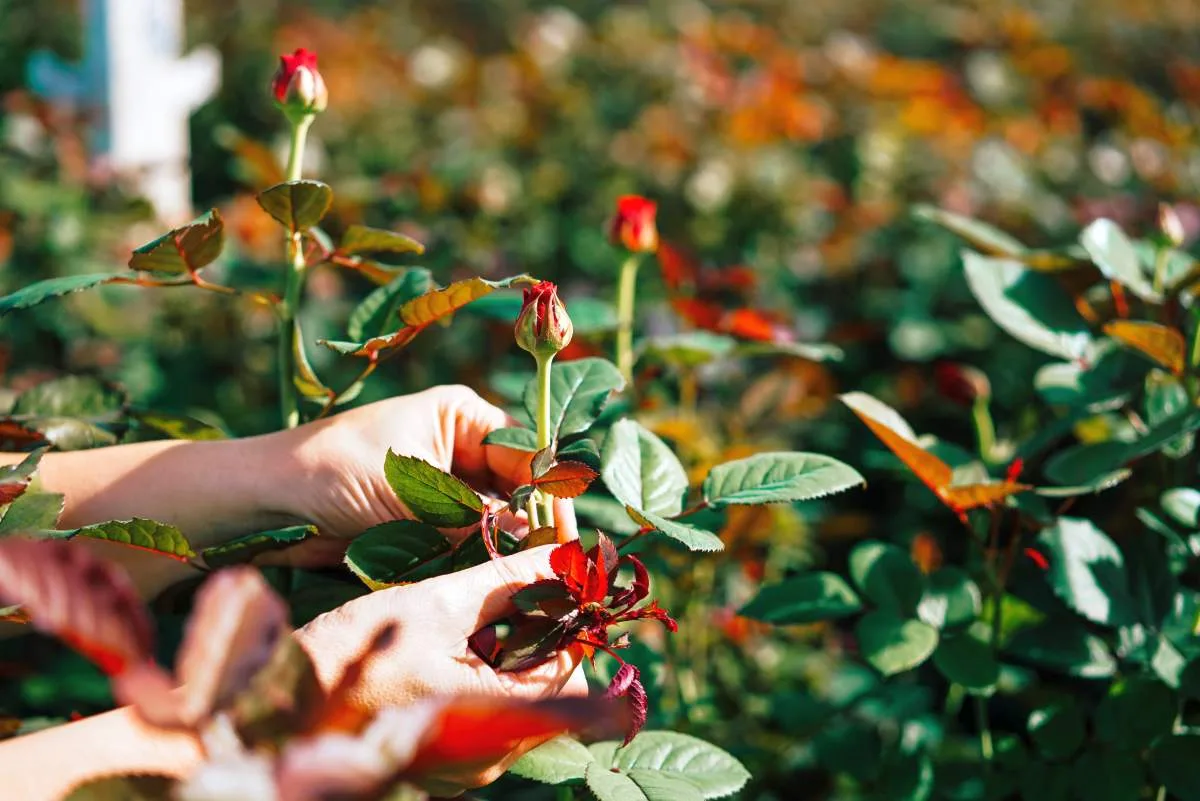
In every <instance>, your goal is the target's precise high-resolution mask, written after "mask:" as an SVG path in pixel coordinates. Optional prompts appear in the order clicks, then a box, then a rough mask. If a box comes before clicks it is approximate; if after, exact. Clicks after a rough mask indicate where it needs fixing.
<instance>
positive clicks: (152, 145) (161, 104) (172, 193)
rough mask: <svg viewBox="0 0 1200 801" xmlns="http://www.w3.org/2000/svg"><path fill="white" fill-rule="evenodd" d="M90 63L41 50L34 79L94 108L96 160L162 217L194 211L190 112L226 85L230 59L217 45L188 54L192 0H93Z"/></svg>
mask: <svg viewBox="0 0 1200 801" xmlns="http://www.w3.org/2000/svg"><path fill="white" fill-rule="evenodd" d="M83 5H84V20H85V25H86V34H85V42H84V57H83V62H82V63H81V64H79V65H78V66H69V65H66V64H63V63H61V62H60V61H59V60H58V59H57V58H55V57H54V56H53V55H52V54H49V53H37V54H36V55H35V56H34V58H33V60H32V61H31V62H30V64H29V82H30V85H31V87H32V88H33V90H34V91H35V92H37V93H38V94H40V95H42V96H43V97H46V98H47V99H51V100H57V101H61V102H67V103H71V104H74V105H75V106H77V107H78V108H80V109H81V110H83V111H85V112H86V113H87V114H89V115H90V117H91V119H92V130H91V134H90V140H89V145H88V147H89V151H90V156H91V158H92V160H93V163H95V164H98V165H100V166H102V167H107V168H109V169H111V170H113V171H114V172H115V173H116V174H117V175H119V176H121V177H122V178H125V179H127V180H130V181H131V182H132V183H133V186H134V187H135V188H136V189H137V191H138V192H139V193H141V194H142V195H144V196H145V197H146V199H147V200H149V201H150V203H151V204H152V205H153V206H154V209H155V211H156V212H157V213H158V216H159V217H160V218H161V219H162V220H163V221H164V222H167V223H170V224H175V223H178V222H181V221H184V220H186V219H188V218H189V217H190V216H191V214H192V208H191V206H192V204H191V173H190V171H189V169H188V118H189V117H190V116H191V114H192V112H193V111H195V110H196V108H197V107H199V106H200V104H201V103H203V102H204V101H205V100H207V99H208V98H210V97H211V96H212V95H213V93H214V92H215V91H216V89H217V86H218V85H219V80H220V58H219V57H218V55H217V53H216V50H215V49H214V48H211V47H202V48H196V49H195V50H193V51H192V52H191V53H189V54H188V55H187V56H185V57H183V58H179V57H178V56H179V53H180V51H181V50H182V45H183V3H182V0H83Z"/></svg>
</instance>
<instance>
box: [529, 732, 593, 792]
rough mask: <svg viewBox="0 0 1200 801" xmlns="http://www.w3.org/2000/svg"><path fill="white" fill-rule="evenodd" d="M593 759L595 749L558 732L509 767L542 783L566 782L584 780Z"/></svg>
mask: <svg viewBox="0 0 1200 801" xmlns="http://www.w3.org/2000/svg"><path fill="white" fill-rule="evenodd" d="M594 761H595V760H594V758H593V757H592V752H591V751H589V750H588V749H587V746H585V745H583V743H581V742H579V741H578V740H576V739H575V738H573V737H568V736H566V735H559V736H558V737H555V738H554V739H553V740H548V741H547V742H544V743H542V744H541V745H539V746H538V747H537V748H534V749H533V750H532V751H527V752H526V753H525V754H524V755H523V756H522V757H521V758H520V759H518V760H517V761H516V762H514V763H513V766H512V767H511V768H509V769H508V771H509V773H513V774H515V775H517V776H520V777H521V778H523V779H531V780H533V781H535V782H542V783H543V784H564V783H566V782H576V781H582V780H583V778H584V774H585V773H586V771H587V767H588V765H590V764H591V763H592V762H594Z"/></svg>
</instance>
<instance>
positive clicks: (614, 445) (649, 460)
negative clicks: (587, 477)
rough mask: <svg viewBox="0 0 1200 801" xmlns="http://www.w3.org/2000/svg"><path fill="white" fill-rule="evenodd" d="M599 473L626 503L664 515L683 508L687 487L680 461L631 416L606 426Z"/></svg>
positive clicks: (617, 496)
mask: <svg viewBox="0 0 1200 801" xmlns="http://www.w3.org/2000/svg"><path fill="white" fill-rule="evenodd" d="M600 475H601V477H602V478H603V479H604V485H605V486H606V487H608V490H609V492H611V493H612V494H613V497H615V498H616V499H617V500H619V501H620V502H621V503H623V504H625V505H626V506H632V507H633V508H635V509H637V510H639V511H641V512H643V513H647V512H649V513H651V514H657V515H664V516H667V517H670V516H672V515H677V514H679V513H680V512H681V511H683V496H684V494H685V493H686V492H687V488H688V479H687V473H686V472H684V469H683V465H681V464H680V463H679V459H678V458H676V456H675V454H674V453H673V452H672V451H671V449H670V448H669V447H668V446H667V444H666V443H665V442H663V441H662V440H661V439H659V438H658V437H656V436H655V435H654V434H652V433H650V432H649V431H647V430H646V429H645V428H643V427H642V426H641V425H639V424H638V423H636V422H635V421H633V420H619V421H617V422H616V423H615V424H613V427H612V428H610V429H609V431H608V436H607V437H606V438H605V439H604V447H603V448H602V450H601V453H600Z"/></svg>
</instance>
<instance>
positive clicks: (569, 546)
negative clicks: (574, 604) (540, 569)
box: [550, 540, 588, 597]
mask: <svg viewBox="0 0 1200 801" xmlns="http://www.w3.org/2000/svg"><path fill="white" fill-rule="evenodd" d="M550 569H551V570H553V571H554V574H555V575H556V576H558V577H559V578H561V579H562V580H563V582H565V583H566V585H567V589H569V590H570V591H571V594H572V595H574V596H576V597H579V596H580V595H582V594H583V586H584V583H585V582H586V581H587V578H588V558H587V554H585V553H584V552H583V546H582V545H580V544H579V540H571V541H570V542H568V543H564V544H562V545H560V546H558V547H557V548H555V549H554V550H553V551H551V552H550Z"/></svg>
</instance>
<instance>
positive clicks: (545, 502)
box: [530, 353, 554, 526]
mask: <svg viewBox="0 0 1200 801" xmlns="http://www.w3.org/2000/svg"><path fill="white" fill-rule="evenodd" d="M534 358H536V359H537V391H538V408H537V446H538V450H539V451H540V450H542V449H543V448H549V447H550V370H551V367H552V366H553V364H554V354H553V353H552V354H550V355H548V356H535V357H534ZM538 494H539V495H540V496H541V499H542V518H543V519H542V525H544V526H553V525H554V496H553V495H551V494H550V493H548V492H543V491H542V490H538ZM532 523H533V521H532V520H531V521H530V524H531V525H532Z"/></svg>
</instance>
